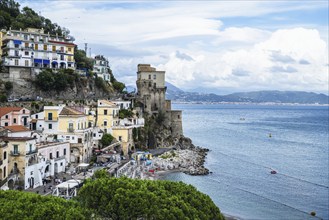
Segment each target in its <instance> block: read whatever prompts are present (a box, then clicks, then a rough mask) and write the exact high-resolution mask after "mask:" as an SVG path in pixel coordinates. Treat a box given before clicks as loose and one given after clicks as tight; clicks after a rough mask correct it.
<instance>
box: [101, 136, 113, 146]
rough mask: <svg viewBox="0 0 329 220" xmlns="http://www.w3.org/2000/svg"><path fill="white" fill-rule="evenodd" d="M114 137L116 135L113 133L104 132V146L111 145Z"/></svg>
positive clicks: (102, 142) (102, 140)
mask: <svg viewBox="0 0 329 220" xmlns="http://www.w3.org/2000/svg"><path fill="white" fill-rule="evenodd" d="M113 139H114V137H113V136H112V135H111V134H104V135H103V137H102V139H101V144H102V145H103V146H104V147H106V146H109V145H110V144H111V143H112V141H113Z"/></svg>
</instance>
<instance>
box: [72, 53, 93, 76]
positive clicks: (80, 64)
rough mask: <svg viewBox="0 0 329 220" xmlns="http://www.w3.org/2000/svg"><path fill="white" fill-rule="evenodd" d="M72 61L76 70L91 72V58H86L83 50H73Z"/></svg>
mask: <svg viewBox="0 0 329 220" xmlns="http://www.w3.org/2000/svg"><path fill="white" fill-rule="evenodd" d="M74 60H75V63H76V65H77V68H78V69H87V70H88V71H91V70H92V69H93V68H94V61H93V59H91V58H88V57H87V55H86V52H85V51H84V50H80V49H78V47H76V48H75V50H74Z"/></svg>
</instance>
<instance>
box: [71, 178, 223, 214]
mask: <svg viewBox="0 0 329 220" xmlns="http://www.w3.org/2000/svg"><path fill="white" fill-rule="evenodd" d="M77 200H78V201H79V202H80V204H81V205H82V207H85V208H87V209H93V210H94V211H95V213H96V214H98V215H100V216H101V217H103V218H109V219H224V217H223V216H222V214H221V213H220V210H219V209H218V207H216V205H215V204H214V203H213V202H212V200H211V199H210V197H209V196H207V195H205V194H203V193H201V192H199V191H197V190H196V188H195V187H193V186H191V185H186V184H184V183H182V182H171V181H152V180H137V179H128V178H100V179H96V180H87V181H86V183H85V184H84V186H83V187H82V188H81V189H80V191H79V196H78V197H77Z"/></svg>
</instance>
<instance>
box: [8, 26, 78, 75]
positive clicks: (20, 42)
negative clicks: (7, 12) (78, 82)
mask: <svg viewBox="0 0 329 220" xmlns="http://www.w3.org/2000/svg"><path fill="white" fill-rule="evenodd" d="M74 47H75V44H74V43H73V41H72V39H71V38H70V37H60V36H58V35H56V36H51V35H49V33H48V34H46V33H44V30H43V29H35V28H28V29H26V30H9V31H7V32H6V34H5V36H4V37H3V38H2V60H3V65H4V66H7V67H24V68H53V69H58V68H62V69H66V68H70V69H75V61H74Z"/></svg>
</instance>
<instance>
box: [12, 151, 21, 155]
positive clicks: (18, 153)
mask: <svg viewBox="0 0 329 220" xmlns="http://www.w3.org/2000/svg"><path fill="white" fill-rule="evenodd" d="M10 155H11V156H19V155H21V152H19V151H10Z"/></svg>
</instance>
